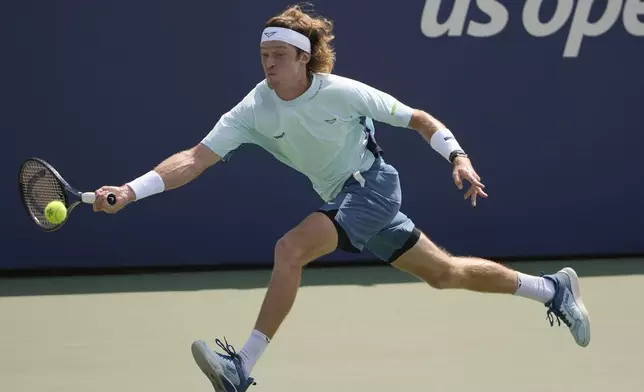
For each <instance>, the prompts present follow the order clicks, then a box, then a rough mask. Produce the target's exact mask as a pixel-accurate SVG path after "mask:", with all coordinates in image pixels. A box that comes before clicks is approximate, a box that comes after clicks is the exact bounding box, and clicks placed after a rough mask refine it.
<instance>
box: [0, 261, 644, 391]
mask: <svg viewBox="0 0 644 392" xmlns="http://www.w3.org/2000/svg"><path fill="white" fill-rule="evenodd" d="M565 265H572V266H573V267H575V268H576V270H577V271H578V273H579V275H580V276H581V278H582V295H583V298H584V301H585V303H586V305H587V307H588V308H589V311H590V314H591V317H592V321H593V324H592V341H591V344H590V346H589V347H587V348H580V347H577V346H576V345H575V343H574V341H573V339H572V337H571V336H570V335H569V332H568V330H567V328H565V327H557V326H556V324H555V327H550V324H549V323H548V321H547V320H546V309H545V307H543V306H542V305H541V304H539V303H537V302H533V301H530V300H527V299H523V298H518V297H512V296H502V295H484V294H477V293H471V292H465V291H438V290H434V289H431V288H430V287H429V286H426V285H425V284H423V283H420V282H418V281H416V280H415V279H414V278H410V277H408V276H407V275H405V274H404V273H402V272H399V271H396V270H394V269H392V268H389V267H366V268H353V267H351V268H348V267H343V268H319V269H317V268H309V269H306V270H305V272H304V279H303V287H302V289H301V290H300V292H299V296H298V299H297V301H296V304H295V307H294V309H293V311H292V313H291V314H290V316H289V317H288V318H287V320H286V322H285V324H284V325H283V327H282V329H281V330H280V331H279V332H278V335H277V336H276V337H275V339H274V341H273V342H272V343H271V345H270V346H269V348H268V350H267V351H266V353H265V355H264V356H263V357H262V358H261V360H260V362H259V363H258V365H257V366H256V368H255V371H254V373H253V376H254V377H256V379H257V382H258V385H256V386H253V387H251V388H250V389H249V391H257V392H261V391H287V392H288V391H293V392H295V391H298V392H300V391H307V392H318V391H319V392H321V391H325V392H328V391H370V392H379V391H403V390H424V391H441V392H451V391H468V392H469V391H478V392H481V391H483V392H488V391H489V392H492V391H493V392H503V391H508V392H517V391H519V392H532V391H534V392H556V391H566V392H577V391H584V392H594V391H597V392H599V391H601V392H605V391H641V390H644V368H643V367H642V359H641V354H642V353H643V352H644V338H642V331H644V306H642V299H644V260H642V259H640V260H636V259H630V260H628V259H623V260H604V261H575V262H563V261H552V262H543V263H541V262H539V263H534V262H532V263H525V264H524V263H512V264H510V266H511V267H514V268H518V269H520V270H523V271H526V272H530V273H537V274H538V273H539V272H540V271H546V272H552V271H554V270H557V269H559V268H561V267H562V266H565ZM269 276H270V271H269V270H263V271H209V272H185V273H163V274H139V275H108V276H76V277H39V278H3V279H0V314H1V316H0V317H1V318H2V324H1V325H2V326H1V327H0V330H1V331H2V333H1V334H0V391H3V392H36V391H38V392H42V391H51V392H54V391H60V392H63V391H64V392H81V391H82V392H89V391H91V392H104V391H105V392H107V391H109V392H114V391H119V392H126V391H132V392H142V391H154V392H166V391H168V392H169V391H182V392H183V391H190V392H198V391H211V390H212V387H211V385H210V383H209V382H208V381H207V380H206V378H205V377H204V376H203V375H202V373H201V372H200V371H199V369H198V368H197V367H196V365H194V363H193V360H192V357H191V355H190V343H191V342H192V341H193V340H195V339H204V340H206V341H208V342H209V344H211V345H212V346H215V343H214V338H215V337H221V338H223V336H225V337H226V338H227V339H228V341H229V343H232V344H234V345H235V346H236V347H237V349H238V350H240V349H241V346H242V345H243V343H244V341H245V340H246V338H247V337H248V334H249V333H250V330H251V328H252V326H253V322H254V320H255V316H256V313H257V311H258V309H259V306H260V304H261V300H262V297H263V294H264V291H265V285H266V283H267V282H268V279H269Z"/></svg>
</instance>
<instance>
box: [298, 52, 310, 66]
mask: <svg viewBox="0 0 644 392" xmlns="http://www.w3.org/2000/svg"><path fill="white" fill-rule="evenodd" d="M298 52H299V53H298V55H299V58H300V61H301V62H303V63H304V64H308V63H309V61H311V54H310V53H306V52H305V51H303V50H298Z"/></svg>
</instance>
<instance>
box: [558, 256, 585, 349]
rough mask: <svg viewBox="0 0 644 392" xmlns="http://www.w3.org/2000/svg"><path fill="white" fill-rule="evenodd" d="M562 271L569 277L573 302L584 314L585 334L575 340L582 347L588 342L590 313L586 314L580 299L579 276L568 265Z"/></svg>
mask: <svg viewBox="0 0 644 392" xmlns="http://www.w3.org/2000/svg"><path fill="white" fill-rule="evenodd" d="M562 272H563V273H564V274H566V275H568V277H569V278H570V284H571V286H572V295H573V297H574V298H575V302H576V303H577V306H579V310H580V311H581V314H582V315H583V316H584V322H585V323H586V326H587V328H586V336H585V339H584V341H583V342H581V343H580V342H577V344H579V345H580V346H582V347H586V346H588V344H589V343H590V315H589V314H588V310H587V309H586V305H584V301H582V299H581V290H580V288H579V277H578V276H577V272H575V270H574V269H572V268H570V267H566V268H564V269H563V270H562Z"/></svg>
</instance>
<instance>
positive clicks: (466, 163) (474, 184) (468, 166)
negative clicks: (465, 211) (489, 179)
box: [452, 156, 487, 207]
mask: <svg viewBox="0 0 644 392" xmlns="http://www.w3.org/2000/svg"><path fill="white" fill-rule="evenodd" d="M453 164H454V170H453V171H452V178H453V179H454V184H456V187H457V188H458V189H461V190H462V189H463V180H466V181H468V182H469V183H470V184H471V186H470V189H468V190H467V192H465V196H464V197H463V198H464V199H466V200H467V198H469V197H471V198H472V207H476V198H477V196H481V197H482V198H487V194H486V193H485V192H483V188H485V185H483V183H481V177H479V175H478V174H476V171H475V170H474V168H473V167H472V162H471V161H470V159H469V158H467V157H463V156H460V157H456V158H454V162H453Z"/></svg>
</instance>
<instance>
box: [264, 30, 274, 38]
mask: <svg viewBox="0 0 644 392" xmlns="http://www.w3.org/2000/svg"><path fill="white" fill-rule="evenodd" d="M276 33H277V31H269V32H268V33H264V35H265V36H267V37H272V36H273V35H275V34H276Z"/></svg>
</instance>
